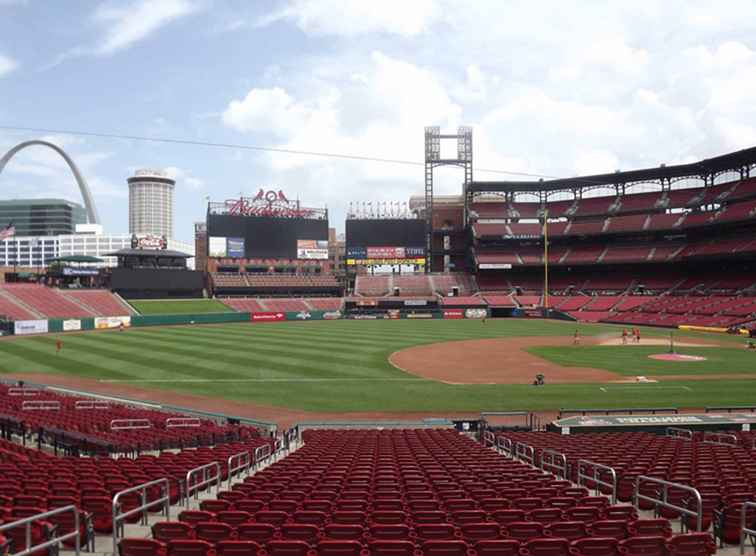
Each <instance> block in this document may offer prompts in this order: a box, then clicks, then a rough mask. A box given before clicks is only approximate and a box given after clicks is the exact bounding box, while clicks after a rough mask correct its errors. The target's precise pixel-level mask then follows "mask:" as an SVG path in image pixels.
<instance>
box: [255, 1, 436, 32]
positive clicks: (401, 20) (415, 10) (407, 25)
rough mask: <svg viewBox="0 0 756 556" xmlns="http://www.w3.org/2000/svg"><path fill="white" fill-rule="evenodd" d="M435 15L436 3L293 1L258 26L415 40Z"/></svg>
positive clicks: (262, 20)
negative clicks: (280, 23) (287, 24)
mask: <svg viewBox="0 0 756 556" xmlns="http://www.w3.org/2000/svg"><path fill="white" fill-rule="evenodd" d="M435 15H436V9H435V7H434V3H433V1H432V0H412V1H410V2H407V1H406V0H382V1H381V2H363V1H356V2H343V1H341V0H291V1H290V2H289V3H288V5H287V6H286V7H285V8H283V9H280V10H278V11H276V12H274V13H272V14H269V15H267V16H265V17H263V18H261V19H260V21H258V26H266V25H270V24H271V23H275V22H278V21H282V20H283V21H286V20H289V21H293V22H294V23H295V24H296V25H297V26H298V27H299V28H300V29H301V30H303V31H305V32H307V33H313V34H322V35H341V36H345V37H354V36H356V35H362V34H366V33H388V34H392V35H402V36H414V35H418V34H420V33H422V32H424V31H425V30H426V29H427V27H428V25H429V24H430V23H431V21H433V19H434V17H435Z"/></svg>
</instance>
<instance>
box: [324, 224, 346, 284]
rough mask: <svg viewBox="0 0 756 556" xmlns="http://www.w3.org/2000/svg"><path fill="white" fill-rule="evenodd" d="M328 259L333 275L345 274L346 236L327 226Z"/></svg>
mask: <svg viewBox="0 0 756 556" xmlns="http://www.w3.org/2000/svg"><path fill="white" fill-rule="evenodd" d="M328 260H329V262H330V263H331V268H333V273H334V274H335V275H337V276H344V275H346V236H344V234H336V229H335V228H328Z"/></svg>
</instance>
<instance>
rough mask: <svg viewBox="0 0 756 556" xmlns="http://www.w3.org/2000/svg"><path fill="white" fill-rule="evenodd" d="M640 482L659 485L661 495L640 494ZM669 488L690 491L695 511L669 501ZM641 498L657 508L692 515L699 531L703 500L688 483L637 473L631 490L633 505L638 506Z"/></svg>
mask: <svg viewBox="0 0 756 556" xmlns="http://www.w3.org/2000/svg"><path fill="white" fill-rule="evenodd" d="M641 483H652V484H656V485H659V486H660V487H662V488H661V496H660V497H659V498H654V497H653V496H648V495H646V494H641V493H640V487H641ZM670 488H674V489H675V490H684V491H685V492H689V493H691V494H692V495H693V497H694V499H695V502H696V508H697V509H696V511H693V510H690V509H688V508H683V507H681V506H677V505H675V504H672V503H671V502H669V500H668V495H669V489H670ZM641 500H645V501H646V502H650V503H652V504H654V506H655V507H656V508H657V509H658V508H659V506H661V507H664V508H669V509H670V510H674V511H676V512H680V513H681V514H685V515H687V516H690V517H694V518H695V519H696V531H698V532H701V521H702V519H703V502H702V500H701V493H700V492H698V490H697V489H695V488H693V487H691V486H688V485H683V484H680V483H672V482H670V481H665V480H664V479H658V478H656V477H647V476H645V475H639V476H638V477H636V479H635V489H634V492H633V505H634V506H635V507H636V508H638V507H639V502H640V501H641Z"/></svg>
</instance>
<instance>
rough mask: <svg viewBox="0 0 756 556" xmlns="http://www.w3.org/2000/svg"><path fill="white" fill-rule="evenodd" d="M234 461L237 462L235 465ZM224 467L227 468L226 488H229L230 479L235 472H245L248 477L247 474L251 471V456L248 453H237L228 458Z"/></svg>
mask: <svg viewBox="0 0 756 556" xmlns="http://www.w3.org/2000/svg"><path fill="white" fill-rule="evenodd" d="M235 461H238V464H237V465H234V462H235ZM226 466H227V467H228V486H229V488H230V487H231V478H232V477H233V475H234V474H235V473H236V472H237V471H242V470H246V471H247V475H249V472H250V470H251V469H252V456H251V455H250V453H249V452H239V453H238V454H234V455H233V456H231V457H229V458H228V461H227V462H226Z"/></svg>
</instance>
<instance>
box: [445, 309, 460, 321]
mask: <svg viewBox="0 0 756 556" xmlns="http://www.w3.org/2000/svg"><path fill="white" fill-rule="evenodd" d="M444 318H445V319H463V318H465V310H464V309H444Z"/></svg>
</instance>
